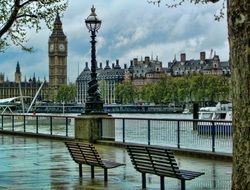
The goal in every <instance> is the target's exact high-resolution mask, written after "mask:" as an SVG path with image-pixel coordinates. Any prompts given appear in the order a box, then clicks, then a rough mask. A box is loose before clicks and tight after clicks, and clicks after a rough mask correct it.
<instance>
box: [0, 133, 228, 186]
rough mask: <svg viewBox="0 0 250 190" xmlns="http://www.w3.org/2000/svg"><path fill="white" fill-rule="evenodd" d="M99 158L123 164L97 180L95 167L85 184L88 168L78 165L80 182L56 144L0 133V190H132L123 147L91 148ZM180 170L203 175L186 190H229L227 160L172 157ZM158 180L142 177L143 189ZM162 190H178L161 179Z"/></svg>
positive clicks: (134, 178) (136, 179)
mask: <svg viewBox="0 0 250 190" xmlns="http://www.w3.org/2000/svg"><path fill="white" fill-rule="evenodd" d="M95 146H96V148H97V149H98V151H99V152H100V154H101V156H102V157H103V158H104V159H105V158H106V159H110V160H114V161H117V162H121V163H126V166H122V167H119V168H115V169H111V170H109V181H108V182H107V183H105V182H104V180H103V170H102V169H100V168H95V175H96V178H95V179H94V180H91V177H90V167H89V166H85V165H83V178H82V179H81V178H79V176H78V165H77V164H76V163H74V161H73V160H72V159H71V157H70V155H69V153H68V150H67V149H66V147H65V145H64V143H63V142H62V141H54V140H47V139H36V138H24V137H16V136H9V135H1V134H0V190H2V189H8V190H9V189H10V190H29V189H30V190H34V189H44V190H47V189H58V190H64V189H65V190H68V189H69V190H71V189H72V190H73V189H77V190H81V189H84V190H85V189H89V190H97V189H98V190H102V189H104V190H105V189H107V190H130V189H131V190H137V189H141V175H140V173H139V172H137V171H135V170H134V168H133V166H132V164H131V161H130V159H129V157H128V154H127V152H126V150H125V149H123V148H118V147H111V146H103V145H95ZM176 158H177V161H178V163H179V166H180V168H181V169H189V170H194V171H202V172H205V175H203V176H201V177H199V178H197V179H194V180H192V181H187V182H186V189H187V190H196V189H197V190H199V189H201V190H210V189H212V190H223V189H225V190H228V189H230V183H231V182H230V179H231V167H232V164H231V163H230V162H221V161H213V160H204V159H197V158H193V157H184V156H178V155H176ZM159 183H160V180H159V177H157V176H154V175H147V187H148V188H147V189H150V190H157V189H159ZM165 185H166V190H168V189H170V190H178V189H180V182H179V181H178V180H176V179H172V178H165Z"/></svg>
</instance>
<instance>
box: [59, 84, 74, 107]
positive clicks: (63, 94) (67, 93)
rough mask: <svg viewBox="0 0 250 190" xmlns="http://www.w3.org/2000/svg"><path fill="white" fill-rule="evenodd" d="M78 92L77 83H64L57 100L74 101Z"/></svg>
mask: <svg viewBox="0 0 250 190" xmlns="http://www.w3.org/2000/svg"><path fill="white" fill-rule="evenodd" d="M76 93H77V91H76V86H75V85H73V84H71V85H63V86H61V87H60V88H59V90H58V94H57V97H56V100H57V102H64V103H68V102H73V101H75V97H76Z"/></svg>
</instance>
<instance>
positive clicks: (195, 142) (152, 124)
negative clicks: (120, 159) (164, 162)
mask: <svg viewBox="0 0 250 190" xmlns="http://www.w3.org/2000/svg"><path fill="white" fill-rule="evenodd" d="M114 119H115V129H114V131H115V134H114V135H113V133H110V136H109V138H114V139H115V141H117V142H122V143H126V142H130V143H142V144H148V145H163V146H169V147H176V148H186V149H194V150H205V151H212V152H224V153H232V133H233V127H232V122H231V121H221V120H191V119H142V118H119V117H114ZM104 121H105V120H103V123H102V125H103V129H104V128H107V126H105V122H104ZM103 131H104V130H103ZM102 137H103V138H107V137H108V134H105V135H103V136H102Z"/></svg>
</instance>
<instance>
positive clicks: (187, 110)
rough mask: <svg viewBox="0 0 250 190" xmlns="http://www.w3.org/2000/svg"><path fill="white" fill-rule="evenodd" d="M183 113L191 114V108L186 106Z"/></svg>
mask: <svg viewBox="0 0 250 190" xmlns="http://www.w3.org/2000/svg"><path fill="white" fill-rule="evenodd" d="M182 113H183V114H191V113H192V112H191V110H190V109H189V108H185V109H184V110H183V112H182Z"/></svg>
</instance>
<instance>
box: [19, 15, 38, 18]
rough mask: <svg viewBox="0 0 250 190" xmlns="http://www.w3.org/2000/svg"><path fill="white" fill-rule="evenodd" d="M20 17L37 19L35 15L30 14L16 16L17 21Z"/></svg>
mask: <svg viewBox="0 0 250 190" xmlns="http://www.w3.org/2000/svg"><path fill="white" fill-rule="evenodd" d="M22 17H31V18H37V16H36V15H32V14H22V15H18V16H16V19H18V18H22Z"/></svg>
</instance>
